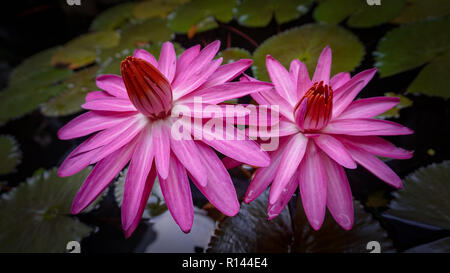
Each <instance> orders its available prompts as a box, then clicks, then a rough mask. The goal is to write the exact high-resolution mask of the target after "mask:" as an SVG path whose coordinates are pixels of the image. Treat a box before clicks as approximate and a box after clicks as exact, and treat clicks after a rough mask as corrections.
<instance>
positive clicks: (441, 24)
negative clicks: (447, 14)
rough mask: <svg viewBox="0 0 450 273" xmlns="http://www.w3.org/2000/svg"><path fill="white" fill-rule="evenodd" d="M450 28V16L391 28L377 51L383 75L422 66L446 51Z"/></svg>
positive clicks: (377, 59)
mask: <svg viewBox="0 0 450 273" xmlns="http://www.w3.org/2000/svg"><path fill="white" fill-rule="evenodd" d="M448 29H450V18H440V19H435V20H426V21H422V22H417V23H411V24H407V25H402V26H400V27H398V28H396V29H393V30H391V31H389V32H388V33H387V34H386V36H385V37H383V38H382V39H381V41H380V42H379V44H378V48H377V51H376V52H374V55H375V60H376V63H375V65H376V66H377V67H378V68H379V72H380V75H381V77H387V76H391V75H394V74H397V73H400V72H404V71H407V70H410V69H413V68H416V67H419V66H422V65H424V64H426V63H428V62H430V61H432V60H435V59H438V58H439V57H440V56H443V55H444V54H447V53H448V52H449V51H450V35H448ZM442 84H443V83H442ZM444 89H446V88H444Z"/></svg>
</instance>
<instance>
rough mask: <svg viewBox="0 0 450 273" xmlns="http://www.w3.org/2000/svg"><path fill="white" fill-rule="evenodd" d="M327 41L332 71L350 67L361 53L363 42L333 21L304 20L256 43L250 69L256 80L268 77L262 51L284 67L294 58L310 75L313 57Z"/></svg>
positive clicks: (314, 64) (356, 64)
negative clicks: (329, 23) (321, 22)
mask: <svg viewBox="0 0 450 273" xmlns="http://www.w3.org/2000/svg"><path fill="white" fill-rule="evenodd" d="M327 45H329V46H330V47H331V49H332V51H333V62H332V63H333V64H332V67H331V74H332V75H333V74H336V73H338V72H343V71H351V70H353V69H354V68H355V67H357V66H358V65H359V63H360V62H361V60H362V58H363V56H364V46H363V45H362V44H361V42H360V41H359V40H358V38H357V37H356V36H355V35H353V34H352V33H351V32H349V31H348V30H345V29H344V28H342V27H339V26H333V25H321V24H308V25H304V26H301V27H298V28H292V29H289V30H287V31H285V32H282V33H281V34H278V35H275V36H272V37H271V38H269V39H267V40H266V41H265V42H264V43H263V44H262V45H261V46H259V47H258V48H257V49H256V50H255V52H254V54H253V59H254V61H255V63H254V65H253V67H252V69H253V73H254V75H255V76H256V77H258V78H259V79H260V80H269V76H268V74H267V70H266V65H265V64H266V55H267V54H270V55H272V56H273V57H274V58H276V59H277V60H278V61H280V62H281V63H282V64H283V65H284V66H285V67H289V64H290V62H291V61H292V60H294V59H297V58H298V59H299V60H300V61H302V62H304V63H305V64H306V66H307V67H308V70H309V73H310V76H312V75H313V74H314V70H315V67H316V64H317V59H318V58H319V56H320V53H321V52H322V50H323V49H324V47H325V46H327Z"/></svg>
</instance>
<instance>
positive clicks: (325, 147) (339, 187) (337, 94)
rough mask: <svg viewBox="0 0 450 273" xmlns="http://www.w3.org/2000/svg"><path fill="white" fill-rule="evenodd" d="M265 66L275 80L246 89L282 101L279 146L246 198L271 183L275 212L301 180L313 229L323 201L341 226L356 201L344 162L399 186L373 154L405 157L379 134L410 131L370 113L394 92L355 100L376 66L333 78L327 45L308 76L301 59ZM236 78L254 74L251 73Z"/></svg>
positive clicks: (265, 101) (262, 100)
mask: <svg viewBox="0 0 450 273" xmlns="http://www.w3.org/2000/svg"><path fill="white" fill-rule="evenodd" d="M266 67H267V70H268V73H269V76H270V79H271V80H272V82H273V83H274V86H275V88H274V89H273V90H271V91H266V92H261V93H255V94H251V96H252V97H253V98H254V99H255V100H256V101H257V102H258V103H259V104H261V105H280V113H281V115H282V117H281V118H280V130H279V136H280V146H279V148H278V149H277V150H276V151H273V152H271V153H270V157H271V164H270V166H268V167H264V168H259V169H258V170H257V171H256V173H255V175H254V177H253V179H252V181H251V184H250V186H249V188H248V190H247V193H246V195H245V200H244V201H245V202H246V203H249V202H251V201H253V200H254V199H256V198H257V197H258V196H259V195H260V194H261V193H262V192H263V191H264V190H265V188H267V187H268V186H269V185H270V184H271V189H270V195H269V205H268V215H269V219H272V218H274V217H276V216H277V215H278V214H279V213H280V212H281V211H282V210H283V208H284V207H285V206H286V204H287V203H288V201H289V200H290V198H291V197H292V195H293V193H294V192H295V190H296V189H297V187H300V195H301V200H302V203H303V208H304V210H305V214H306V216H307V218H308V220H309V223H310V224H311V226H312V227H313V228H314V229H315V230H317V229H319V228H320V227H321V225H322V223H323V220H324V217H325V210H326V207H328V210H329V211H330V213H331V215H332V216H333V218H334V219H335V220H336V221H337V223H338V224H339V225H340V226H341V227H342V228H344V229H346V230H348V229H351V228H352V226H353V222H354V219H353V201H352V194H351V191H350V186H349V183H348V180H347V177H346V174H345V171H344V167H345V168H349V169H354V168H356V167H357V164H359V165H361V166H363V167H364V168H366V169H367V170H369V171H370V172H372V173H373V174H374V175H375V176H377V177H378V178H380V179H381V180H383V181H384V182H386V183H387V184H389V185H391V186H394V187H395V188H401V187H402V182H401V179H400V178H399V177H398V176H397V175H396V174H395V172H394V171H392V170H391V169H390V168H389V167H388V166H387V165H386V164H385V163H384V162H383V161H382V160H380V159H379V158H377V156H382V157H387V158H395V159H408V158H410V157H412V152H411V151H406V150H404V149H401V148H397V147H395V146H394V145H393V144H391V143H390V142H388V141H386V140H384V139H383V138H380V137H379V136H388V135H389V136H391V135H407V134H411V133H413V132H412V131H411V130H410V129H408V128H406V127H404V126H402V125H399V124H396V123H393V122H390V121H385V120H378V119H375V118H374V117H375V116H377V115H379V114H381V113H383V112H385V111H386V110H388V109H390V108H392V107H394V106H395V105H396V104H397V103H398V102H399V99H398V98H394V97H373V98H365V99H359V100H354V99H355V98H356V96H357V95H358V94H359V92H360V91H361V90H362V89H363V88H364V87H365V86H366V85H367V83H368V82H369V81H370V80H371V79H372V77H373V76H374V75H375V72H376V69H368V70H365V71H362V72H361V73H358V74H356V75H355V76H353V77H351V76H350V74H349V73H345V72H343V73H338V74H336V75H335V76H333V77H332V78H331V79H330V69H331V49H330V48H329V47H326V48H325V49H324V50H323V51H322V53H321V55H320V57H319V60H318V63H317V66H316V70H315V72H314V75H313V77H312V79H310V77H309V74H308V71H307V68H306V66H305V64H304V63H302V62H300V61H299V60H294V61H292V62H291V64H290V69H289V71H287V70H286V69H285V68H284V67H283V66H282V65H281V64H280V63H279V62H278V61H277V60H275V59H274V58H273V57H271V56H267V59H266ZM241 80H243V81H255V80H254V79H252V78H250V77H243V78H242V79H241ZM274 137H277V136H275V135H274ZM230 165H231V163H230Z"/></svg>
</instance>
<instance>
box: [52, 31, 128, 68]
mask: <svg viewBox="0 0 450 273" xmlns="http://www.w3.org/2000/svg"><path fill="white" fill-rule="evenodd" d="M119 40H120V36H119V34H117V33H116V32H115V31H112V30H106V31H98V32H93V33H88V34H84V35H82V36H80V37H78V38H75V39H73V40H72V41H70V42H68V43H67V44H66V45H65V46H64V47H62V48H60V49H58V50H57V51H56V52H55V53H54V54H53V56H52V60H51V63H52V65H53V66H65V67H69V68H70V69H77V68H80V67H83V66H86V65H88V64H91V63H93V62H94V61H95V57H96V49H104V48H111V47H115V46H116V45H117V44H118V43H119Z"/></svg>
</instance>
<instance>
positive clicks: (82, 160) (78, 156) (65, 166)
mask: <svg viewBox="0 0 450 273" xmlns="http://www.w3.org/2000/svg"><path fill="white" fill-rule="evenodd" d="M91 138H92V137H91ZM86 141H87V140H86ZM86 141H85V142H86ZM82 148H83V143H82V144H80V145H79V146H78V147H77V148H75V149H74V150H73V151H72V152H71V153H70V154H69V155H68V156H67V157H66V159H64V161H63V163H61V166H59V168H58V176H60V177H67V176H71V175H74V174H76V173H78V172H79V171H81V170H82V169H84V168H86V167H87V166H89V164H90V161H91V158H92V157H93V156H94V155H95V154H96V153H97V152H98V149H94V150H90V151H88V152H84V153H80V150H81V149H82Z"/></svg>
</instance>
